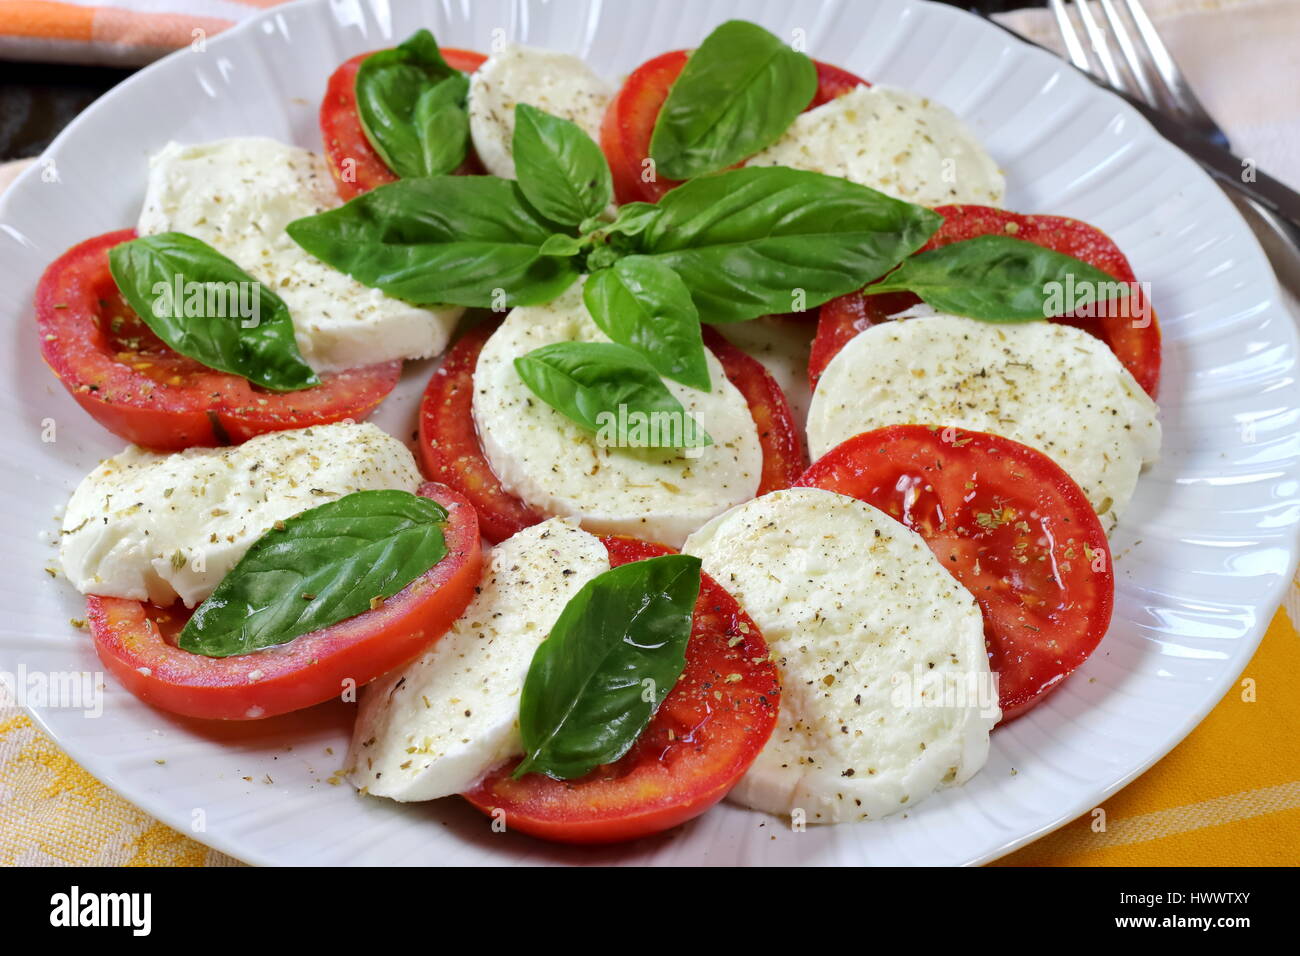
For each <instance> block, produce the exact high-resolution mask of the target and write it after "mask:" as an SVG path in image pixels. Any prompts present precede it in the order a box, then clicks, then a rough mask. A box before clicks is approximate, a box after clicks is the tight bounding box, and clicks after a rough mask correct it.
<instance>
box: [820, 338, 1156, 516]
mask: <svg viewBox="0 0 1300 956" xmlns="http://www.w3.org/2000/svg"><path fill="white" fill-rule="evenodd" d="M900 424H920V425H943V426H948V425H951V426H954V427H956V428H968V429H971V430H974V431H982V432H992V433H994V434H997V435H1003V436H1005V437H1007V438H1010V439H1013V440H1014V441H1018V442H1020V443H1021V444H1024V445H1029V446H1031V447H1033V448H1036V449H1038V450H1039V451H1041V452H1043V453H1044V454H1046V455H1048V456H1050V457H1051V458H1052V459H1053V460H1054V461H1055V462H1056V463H1057V464H1058V465H1060V466H1061V467H1062V468H1064V469H1065V471H1066V472H1067V473H1068V474H1069V475H1070V477H1072V478H1073V479H1074V480H1075V481H1076V482H1077V483H1078V485H1079V487H1080V488H1082V489H1083V492H1084V494H1085V495H1087V497H1088V501H1089V502H1091V504H1092V506H1093V508H1095V509H1096V511H1097V514H1098V515H1099V516H1100V517H1101V521H1102V526H1103V527H1105V528H1106V530H1107V531H1110V530H1112V529H1113V528H1114V527H1115V524H1116V523H1117V522H1118V521H1119V518H1120V515H1121V514H1122V513H1123V511H1124V509H1125V508H1126V507H1127V506H1128V503H1129V501H1130V500H1131V499H1132V497H1133V490H1134V488H1136V487H1137V480H1138V473H1139V472H1140V471H1141V470H1142V466H1143V464H1145V463H1148V462H1153V461H1155V460H1156V458H1157V457H1158V456H1159V450H1160V423H1159V422H1158V421H1157V420H1156V404H1155V402H1153V401H1152V400H1151V398H1150V397H1149V396H1148V395H1147V393H1146V392H1144V391H1143V390H1142V388H1141V386H1139V385H1138V383H1137V382H1136V381H1134V379H1133V376H1132V375H1131V374H1129V371H1128V370H1127V369H1126V368H1124V366H1123V364H1121V363H1120V361H1119V359H1117V358H1115V355H1114V353H1113V352H1111V350H1110V349H1109V348H1107V347H1106V345H1105V344H1104V343H1103V342H1101V341H1100V340H1099V339H1097V338H1095V337H1093V336H1091V335H1089V334H1088V333H1086V332H1082V331H1080V330H1079V329H1075V328H1071V327H1069V326H1066V325H1057V324H1055V323H1051V322H1025V323H1021V324H1018V325H996V324H993V323H990V322H979V321H977V320H975V319H966V318H961V317H959V316H954V315H934V316H930V317H927V318H917V319H907V320H904V321H898V322H885V323H883V324H881V325H876V326H872V327H871V328H869V329H867V330H865V331H864V332H861V333H860V334H858V335H857V336H856V337H855V338H853V339H852V340H851V341H850V342H849V343H848V345H846V346H845V347H844V348H843V349H842V350H841V351H840V353H839V354H838V355H836V356H835V358H834V359H832V360H831V363H830V364H829V365H828V366H827V367H826V371H825V372H824V373H823V375H822V377H821V380H820V381H819V382H818V384H817V390H816V391H815V392H813V398H812V404H811V406H810V408H809V411H808V449H809V453H810V454H811V455H812V457H813V459H814V460H816V459H817V458H820V457H821V456H822V455H824V454H826V452H828V451H829V450H830V449H832V448H834V447H835V446H836V445H838V444H839V443H840V442H842V441H844V440H845V439H848V438H851V437H853V436H854V435H857V434H860V433H861V432H866V431H871V430H872V429H874V428H880V427H882V426H884V425H900Z"/></svg>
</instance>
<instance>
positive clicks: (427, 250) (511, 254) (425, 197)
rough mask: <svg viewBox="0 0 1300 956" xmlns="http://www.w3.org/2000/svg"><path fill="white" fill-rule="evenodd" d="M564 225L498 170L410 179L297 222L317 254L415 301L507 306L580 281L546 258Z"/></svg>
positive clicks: (572, 269)
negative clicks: (493, 173) (549, 245)
mask: <svg viewBox="0 0 1300 956" xmlns="http://www.w3.org/2000/svg"><path fill="white" fill-rule="evenodd" d="M559 231H561V230H560V227H559V226H558V225H557V224H555V223H553V222H550V221H548V220H547V219H546V218H545V217H544V216H542V215H541V213H539V212H538V211H537V210H536V209H534V208H533V207H532V205H531V204H530V203H529V202H528V200H527V199H525V198H524V196H523V194H522V193H521V192H520V191H519V186H518V184H516V183H514V182H511V181H510V180H506V179H497V178H496V177H495V176H431V177H428V178H425V179H402V180H398V181H397V182H395V183H390V184H389V185H387V186H380V187H379V188H378V189H372V190H371V191H370V192H368V193H364V194H362V195H360V196H358V197H357V198H355V199H353V200H352V201H351V202H349V203H347V204H346V205H344V206H340V207H339V208H338V209H331V210H329V211H328V212H323V213H321V214H319V215H316V216H307V217H306V218H303V219H297V220H294V221H293V222H291V223H289V226H288V233H289V235H290V236H291V237H292V238H293V240H294V241H295V242H297V243H298V245H300V246H302V247H303V248H304V249H306V250H307V251H308V252H310V253H311V254H312V255H313V256H315V257H316V258H317V259H320V260H322V261H323V262H326V263H328V264H329V265H331V266H333V267H334V268H336V269H338V270H340V271H342V272H346V273H347V274H348V275H350V276H352V278H354V279H356V280H357V281H358V282H360V283H362V284H363V285H368V286H371V287H372V288H377V289H382V290H383V291H385V292H387V293H388V294H389V295H392V296H395V297H397V298H399V299H404V300H406V301H407V302H413V303H415V304H417V305H439V304H450V305H464V306H477V307H480V308H498V309H499V308H502V307H509V306H516V305H536V304H538V303H541V302H549V301H550V300H551V299H553V298H555V297H556V296H557V295H559V294H560V293H561V292H563V291H564V290H565V289H567V288H568V287H569V286H570V285H571V284H572V283H573V280H574V279H576V278H577V275H578V273H577V268H576V266H575V265H574V264H573V263H572V262H571V261H570V260H569V259H566V258H563V257H556V256H550V255H543V254H542V252H541V248H542V244H543V243H545V242H546V240H547V239H548V238H550V236H551V235H552V234H553V233H556V232H559Z"/></svg>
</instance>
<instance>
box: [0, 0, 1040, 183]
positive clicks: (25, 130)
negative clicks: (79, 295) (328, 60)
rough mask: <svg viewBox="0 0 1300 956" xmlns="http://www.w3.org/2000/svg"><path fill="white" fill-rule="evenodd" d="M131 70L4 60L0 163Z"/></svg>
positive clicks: (26, 151)
mask: <svg viewBox="0 0 1300 956" xmlns="http://www.w3.org/2000/svg"><path fill="white" fill-rule="evenodd" d="M651 2H653V0H651ZM860 2H864V3H865V2H868V0H860ZM944 2H947V3H950V4H951V5H952V6H958V7H963V8H968V9H969V8H974V7H977V8H979V9H982V10H984V11H986V12H997V11H1000V10H1009V9H1014V8H1016V7H1026V6H1035V5H1036V3H1035V0H944ZM133 72H134V70H130V69H114V68H110V67H96V66H68V65H66V64H61V63H49V64H46V63H18V62H11V61H5V60H0V161H4V160H10V159H26V158H28V157H31V156H37V155H39V154H40V152H41V150H43V149H45V147H46V146H48V145H49V143H50V140H52V139H53V138H54V137H55V136H56V135H57V134H58V132H59V130H61V129H63V127H64V126H66V125H67V124H68V123H69V122H71V120H72V118H73V117H74V116H76V115H77V114H78V113H80V112H81V111H82V110H84V109H85V108H86V107H87V106H89V105H90V104H91V103H92V102H94V101H95V100H96V99H98V98H99V96H100V95H102V94H103V93H105V92H107V91H108V90H109V89H111V88H112V87H114V86H116V85H117V84H118V83H120V82H122V80H124V79H126V78H127V77H128V76H130V75H131V74H132V73H133Z"/></svg>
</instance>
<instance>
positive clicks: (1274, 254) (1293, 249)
mask: <svg viewBox="0 0 1300 956" xmlns="http://www.w3.org/2000/svg"><path fill="white" fill-rule="evenodd" d="M1122 2H1123V4H1124V7H1125V9H1126V10H1127V13H1128V17H1129V19H1130V20H1131V21H1132V27H1131V28H1130V26H1129V24H1128V22H1126V20H1125V18H1124V17H1123V16H1121V15H1120V11H1119V7H1118V0H1100V4H1101V12H1102V22H1098V18H1097V17H1096V16H1095V14H1094V13H1093V10H1092V7H1091V6H1089V4H1088V2H1087V0H1073V4H1072V6H1073V9H1074V11H1075V13H1076V15H1077V18H1078V21H1079V23H1080V24H1081V25H1082V29H1080V28H1079V27H1077V26H1076V25H1075V21H1074V18H1072V17H1071V15H1070V9H1071V8H1070V6H1067V4H1066V0H1050V4H1051V7H1052V13H1053V14H1054V15H1055V17H1056V25H1057V28H1058V29H1059V30H1060V32H1061V39H1062V41H1064V43H1065V51H1066V54H1067V55H1068V56H1069V58H1070V62H1072V63H1073V64H1074V65H1075V66H1077V67H1078V68H1079V69H1080V70H1083V71H1084V72H1085V73H1090V74H1092V75H1093V76H1095V77H1098V78H1099V79H1102V80H1104V81H1105V82H1106V83H1107V84H1108V85H1110V86H1112V87H1114V88H1115V89H1117V90H1119V91H1121V92H1123V93H1127V94H1128V95H1129V96H1131V97H1134V98H1135V99H1140V100H1142V101H1143V102H1144V103H1146V104H1147V105H1148V106H1152V107H1155V108H1156V109H1160V110H1164V111H1165V112H1167V113H1170V114H1172V115H1173V116H1174V117H1175V118H1176V119H1178V120H1179V121H1180V122H1181V123H1183V124H1184V125H1185V126H1188V127H1190V128H1191V129H1193V130H1194V131H1196V132H1197V133H1199V134H1200V135H1201V136H1203V137H1204V138H1205V139H1207V140H1210V141H1211V142H1214V143H1216V144H1218V145H1219V146H1222V147H1223V148H1224V149H1231V145H1230V143H1229V142H1228V137H1227V135H1226V134H1225V133H1224V132H1223V130H1222V129H1221V128H1220V127H1219V125H1218V124H1217V123H1216V122H1215V121H1214V119H1213V118H1212V117H1211V116H1210V114H1209V113H1208V112H1206V110H1205V107H1204V106H1202V105H1201V101H1200V100H1199V99H1197V98H1196V94H1195V93H1193V92H1192V87H1191V85H1190V84H1189V83H1188V82H1187V79H1186V77H1184V76H1183V73H1182V71H1181V70H1180V69H1179V68H1178V64H1177V63H1175V62H1174V58H1173V57H1172V56H1171V55H1170V53H1169V49H1168V48H1167V47H1166V46H1165V45H1164V42H1163V41H1162V40H1161V39H1160V34H1159V33H1157V32H1156V28H1155V25H1154V24H1153V23H1152V22H1151V18H1150V17H1149V16H1148V15H1147V12H1146V10H1145V9H1143V7H1142V2H1141V0H1122ZM1114 47H1118V48H1119V56H1120V57H1121V58H1122V60H1123V65H1122V66H1121V62H1120V59H1117V58H1116V55H1115V50H1114ZM1225 191H1226V192H1227V193H1228V196H1229V198H1230V199H1232V201H1233V202H1234V203H1236V205H1237V208H1238V209H1240V210H1241V211H1242V212H1243V213H1245V214H1246V218H1247V221H1248V222H1250V224H1251V227H1252V229H1253V230H1254V232H1255V235H1256V236H1257V237H1258V238H1259V240H1260V242H1261V244H1262V245H1263V246H1264V250H1265V252H1267V253H1268V256H1269V259H1270V261H1271V262H1272V263H1273V269H1274V271H1275V272H1277V275H1278V278H1279V279H1281V280H1282V282H1283V283H1284V284H1285V285H1286V286H1287V287H1288V288H1289V289H1291V291H1292V292H1293V293H1294V294H1296V295H1300V231H1297V230H1296V228H1295V227H1294V226H1292V225H1291V224H1290V223H1289V222H1287V221H1286V220H1285V219H1283V218H1282V217H1281V216H1278V215H1277V214H1276V213H1274V212H1273V211H1272V210H1271V209H1269V208H1267V207H1266V206H1264V205H1262V204H1260V203H1258V202H1255V201H1254V200H1253V199H1250V198H1249V197H1247V196H1245V195H1242V194H1241V193H1240V192H1238V191H1236V190H1225Z"/></svg>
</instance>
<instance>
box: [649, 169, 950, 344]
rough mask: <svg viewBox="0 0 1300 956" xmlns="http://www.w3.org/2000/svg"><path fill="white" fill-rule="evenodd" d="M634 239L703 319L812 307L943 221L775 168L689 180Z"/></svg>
mask: <svg viewBox="0 0 1300 956" xmlns="http://www.w3.org/2000/svg"><path fill="white" fill-rule="evenodd" d="M659 207H660V213H659V215H658V216H656V217H655V218H654V219H653V220H651V222H650V224H649V225H648V226H647V228H646V229H645V231H644V232H642V233H641V234H640V235H639V236H637V237H636V243H637V245H638V247H639V251H640V252H642V253H644V254H646V255H650V256H653V257H654V258H655V259H657V260H659V261H660V262H662V263H663V264H664V265H666V266H668V267H669V268H671V269H672V270H673V271H674V272H676V273H677V274H678V275H679V276H681V278H682V280H683V281H684V282H685V283H686V285H687V287H688V288H689V289H690V290H691V298H692V299H694V301H695V306H696V308H697V309H698V310H699V313H700V317H701V318H703V319H704V321H706V322H714V323H718V322H742V321H745V320H746V319H753V318H757V317H758V316H762V315H771V314H773V313H782V312H791V311H797V310H798V307H799V306H802V307H803V308H809V309H810V308H813V307H814V306H818V305H821V304H822V303H824V302H827V301H829V300H831V299H833V298H835V297H836V296H841V295H845V294H847V293H849V292H852V291H854V290H855V289H858V288H860V287H861V286H862V284H863V282H864V280H868V279H869V278H874V277H877V276H881V275H884V274H885V273H886V272H888V271H889V270H890V269H891V268H893V267H894V266H895V265H897V264H898V263H899V262H901V261H902V260H903V259H904V258H905V257H906V256H908V255H910V254H911V253H913V252H915V251H916V250H917V249H919V248H920V247H921V246H923V245H925V242H926V240H927V239H929V238H930V236H931V234H933V233H934V231H935V230H936V229H937V228H939V225H940V223H942V222H943V217H942V216H940V215H939V214H938V213H936V212H932V211H931V210H929V209H923V208H922V207H920V206H914V205H912V204H911V203H907V202H903V201H902V200H899V199H892V198H890V197H889V196H886V195H884V194H883V193H879V192H877V191H876V190H874V189H870V188H868V187H866V186H860V185H858V184H857V183H852V182H849V181H848V180H847V179H839V178H837V177H834V176H824V175H822V174H821V173H810V172H806V171H804V170H797V169H787V168H785V167H782V166H766V167H752V168H746V169H735V170H730V171H728V172H725V173H718V174H716V175H713V176H705V177H703V178H701V179H694V180H691V181H690V182H688V183H685V184H683V185H681V186H678V187H677V188H676V189H674V190H673V191H672V192H670V193H668V194H667V195H666V196H664V198H663V199H661V200H660V201H659Z"/></svg>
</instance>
